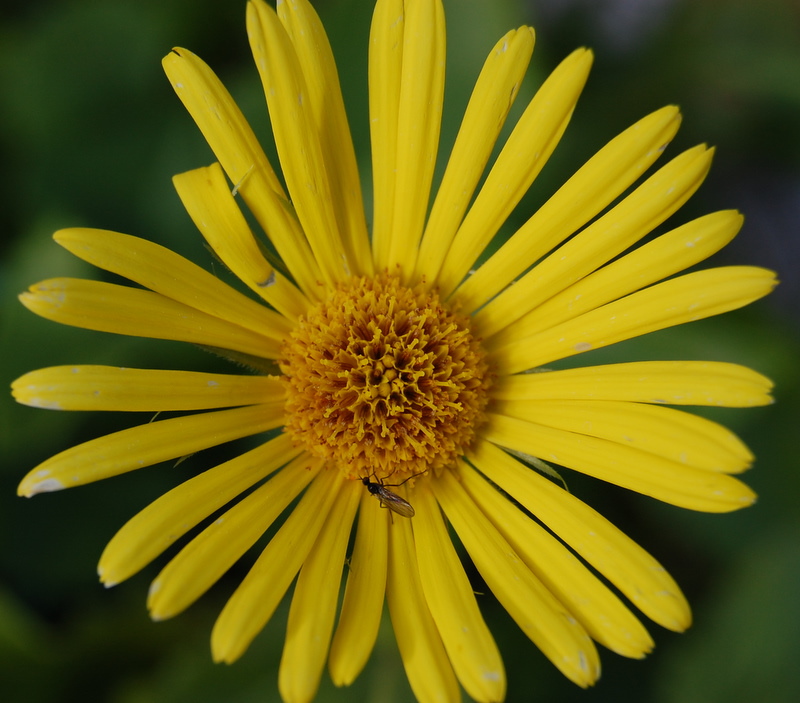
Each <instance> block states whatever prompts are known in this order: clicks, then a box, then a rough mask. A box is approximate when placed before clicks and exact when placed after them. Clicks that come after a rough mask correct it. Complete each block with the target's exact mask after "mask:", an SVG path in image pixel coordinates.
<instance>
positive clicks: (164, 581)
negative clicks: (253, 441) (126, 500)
mask: <svg viewBox="0 0 800 703" xmlns="http://www.w3.org/2000/svg"><path fill="white" fill-rule="evenodd" d="M320 464H321V462H320V461H319V460H317V459H312V458H310V457H309V456H308V455H306V454H303V455H301V456H299V457H297V458H296V459H295V460H294V461H292V462H291V463H290V464H289V465H288V466H286V467H285V468H284V469H283V470H282V471H280V472H279V473H277V474H276V475H275V476H274V477H273V478H271V479H270V480H269V481H267V482H266V483H265V484H264V485H262V486H259V487H258V489H256V490H255V491H253V492H252V493H250V494H249V495H248V496H246V497H245V498H244V499H242V500H241V501H240V502H238V503H237V504H236V505H234V506H233V507H232V508H230V509H229V510H227V511H225V512H224V513H223V514H222V515H220V516H219V517H218V518H217V519H216V520H214V522H212V523H211V524H210V525H208V527H206V528H205V529H204V530H203V531H202V532H201V533H200V534H199V535H197V536H196V537H195V538H194V539H193V540H192V541H191V542H189V543H188V544H187V545H186V546H185V547H184V548H183V549H181V551H180V552H178V554H177V555H175V557H174V558H173V559H172V560H171V561H170V562H169V564H167V565H166V566H165V567H164V568H163V569H162V570H161V573H160V574H159V575H158V576H157V577H156V578H155V580H154V581H153V583H152V584H150V592H149V593H148V596H147V607H148V609H149V610H150V617H152V618H153V619H154V620H165V619H166V618H171V617H173V616H174V615H177V614H178V613H180V612H181V611H183V610H185V609H186V608H188V607H189V606H190V605H191V604H192V603H194V602H195V601H196V600H197V599H198V598H199V597H200V596H202V595H203V594H204V593H205V592H206V591H207V590H208V589H209V588H211V586H213V585H214V584H215V583H216V582H217V580H218V579H219V578H220V577H221V576H222V575H223V574H224V573H225V572H226V571H227V570H228V569H230V568H231V566H233V564H234V563H236V561H237V560H238V559H239V558H240V557H241V556H242V555H243V554H244V553H245V552H246V551H247V550H248V549H249V548H250V547H252V546H253V545H254V544H255V543H256V541H257V540H258V539H259V538H260V537H261V536H262V535H263V534H264V532H265V531H266V530H267V529H268V528H269V526H270V525H271V524H272V523H273V522H274V521H275V519H276V518H277V517H278V516H279V515H280V514H281V513H282V512H283V511H284V510H285V508H286V506H288V505H289V503H291V502H292V501H293V500H294V499H295V498H296V497H297V496H298V494H299V493H300V492H301V491H302V490H303V489H304V488H305V487H306V485H307V484H308V482H309V481H311V480H312V479H313V478H314V476H315V475H316V474H317V471H318V470H319V467H320Z"/></svg>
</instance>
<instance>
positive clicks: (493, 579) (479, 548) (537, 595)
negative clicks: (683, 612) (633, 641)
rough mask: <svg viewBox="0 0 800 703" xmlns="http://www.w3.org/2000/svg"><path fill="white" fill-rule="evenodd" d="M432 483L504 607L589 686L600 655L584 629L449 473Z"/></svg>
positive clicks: (553, 657) (563, 666) (554, 658)
mask: <svg viewBox="0 0 800 703" xmlns="http://www.w3.org/2000/svg"><path fill="white" fill-rule="evenodd" d="M462 470H463V469H462ZM432 484H433V489H434V494H435V495H436V499H437V500H438V501H439V503H440V505H441V506H442V508H443V509H444V512H445V514H446V515H447V519H448V520H449V521H450V524H451V525H452V526H453V528H454V529H455V531H456V533H457V534H458V537H459V539H460V540H461V543H462V544H463V545H464V547H465V548H466V550H467V552H469V555H470V557H471V559H472V561H473V563H474V564H475V567H476V568H477V569H478V571H479V572H480V574H481V576H483V578H484V580H485V581H486V585H488V586H489V588H490V589H492V592H493V593H494V594H495V596H496V597H497V599H498V601H500V604H501V605H502V606H503V608H505V609H506V611H507V612H508V614H509V615H510V616H511V617H512V618H513V619H514V621H515V622H516V623H517V625H519V627H520V628H521V629H522V631H523V632H524V633H525V634H526V635H527V636H528V637H529V638H530V639H531V640H532V641H533V642H534V644H536V646H537V647H539V649H541V650H542V653H543V654H544V655H545V656H546V657H547V658H548V659H549V660H550V661H551V662H553V664H555V665H556V666H557V667H558V669H559V671H561V673H562V674H564V676H566V677H567V678H568V679H570V681H572V682H573V683H576V684H578V685H579V686H581V687H583V688H586V687H587V686H590V685H592V684H593V683H594V682H595V681H596V680H597V678H598V677H599V676H600V659H599V657H598V655H597V650H596V649H595V647H594V644H593V643H592V640H591V639H590V638H589V636H588V635H587V634H586V631H585V630H584V629H583V627H582V626H581V625H580V624H579V623H578V622H577V621H576V620H575V619H574V617H573V616H572V614H571V613H570V612H569V611H568V610H567V609H566V608H565V607H564V606H563V605H562V604H561V603H560V602H559V601H557V600H556V599H555V598H554V597H553V594H552V593H551V592H550V591H548V590H547V588H546V587H545V586H544V585H543V584H542V583H541V581H539V579H537V578H536V576H534V574H533V573H531V570H530V569H529V568H528V567H527V566H526V565H525V563H524V562H523V561H522V560H521V559H520V557H519V556H518V555H517V553H516V552H515V551H514V549H513V548H512V547H511V545H510V544H509V543H508V542H507V541H506V539H505V538H504V537H503V535H502V534H500V532H499V531H498V530H497V528H496V527H495V526H494V525H493V524H492V523H491V522H490V520H489V519H488V518H487V517H486V515H484V514H483V513H482V512H481V511H480V509H479V508H478V506H477V505H475V502H474V501H473V500H472V498H471V497H470V496H469V495H468V494H467V493H466V491H465V490H464V489H463V488H462V487H461V485H460V484H459V482H458V481H457V480H456V479H455V478H454V477H453V475H452V473H451V472H449V471H445V472H443V474H442V475H441V476H440V477H439V478H438V479H437V480H435V481H433V482H432ZM487 489H488V490H492V489H491V488H489V487H488V486H487Z"/></svg>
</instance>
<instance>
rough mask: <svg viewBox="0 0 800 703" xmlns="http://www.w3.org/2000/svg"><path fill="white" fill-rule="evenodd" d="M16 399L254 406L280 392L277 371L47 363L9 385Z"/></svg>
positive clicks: (77, 405) (54, 403)
mask: <svg viewBox="0 0 800 703" xmlns="http://www.w3.org/2000/svg"><path fill="white" fill-rule="evenodd" d="M11 391H12V394H13V396H14V398H15V399H16V400H17V402H19V403H22V404H24V405H31V406H33V407H36V408H47V409H50V410H116V411H120V410H122V411H147V412H161V411H165V410H185V411H187V410H207V409H210V408H226V407H232V406H236V405H255V404H257V403H263V402H264V401H265V400H268V399H271V398H280V397H282V396H283V394H284V389H283V384H281V382H280V379H279V378H277V377H276V376H243V375H232V374H221V373H194V372H192V371H152V370H150V369H125V368H116V367H113V366H51V367H49V368H46V369H38V370H37V371H31V372H30V373H26V374H25V375H24V376H21V377H20V378H18V379H17V380H16V381H14V382H13V383H12V384H11Z"/></svg>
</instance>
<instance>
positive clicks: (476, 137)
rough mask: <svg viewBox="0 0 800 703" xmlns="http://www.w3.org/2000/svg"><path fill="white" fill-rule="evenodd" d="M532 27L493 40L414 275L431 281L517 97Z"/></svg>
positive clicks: (529, 54)
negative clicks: (492, 45)
mask: <svg viewBox="0 0 800 703" xmlns="http://www.w3.org/2000/svg"><path fill="white" fill-rule="evenodd" d="M533 39H534V34H533V29H531V28H530V27H520V28H519V29H514V30H512V31H510V32H508V33H507V34H506V35H505V36H504V37H503V38H502V39H500V41H499V42H497V44H496V45H495V47H494V49H493V50H492V52H491V53H490V54H489V57H488V58H487V59H486V63H485V64H484V66H483V70H482V71H481V74H480V76H478V81H477V83H476V84H475V88H474V89H473V91H472V96H471V97H470V100H469V104H468V105H467V110H466V112H465V113H464V119H463V120H462V122H461V127H460V129H459V130H458V136H457V137H456V141H455V145H454V146H453V151H452V153H451V154H450V158H449V159H448V161H447V168H446V169H445V172H444V176H443V177H442V183H441V185H440V186H439V190H438V192H437V193H436V200H435V201H434V203H433V208H432V209H431V214H430V217H429V218H428V223H427V225H426V226H425V234H424V236H423V238H422V243H421V245H420V251H419V256H418V257H417V267H416V278H417V279H423V278H424V279H425V280H426V282H428V283H430V284H432V283H433V282H434V281H435V280H436V276H437V275H438V273H439V269H440V268H441V266H442V263H443V261H444V257H445V256H446V254H447V250H448V249H449V248H450V244H451V242H452V241H453V237H455V234H456V230H457V229H458V227H459V225H460V224H461V220H462V219H463V217H464V213H465V212H466V210H467V207H468V206H469V203H470V200H471V199H472V195H473V193H474V192H475V188H476V186H477V185H478V181H479V180H480V177H481V176H482V175H483V170H484V169H485V168H486V164H487V163H488V161H489V157H490V156H491V154H492V149H493V148H494V145H495V142H496V141H497V137H498V136H499V134H500V130H501V129H502V127H503V125H504V124H505V120H506V117H507V116H508V111H509V110H510V109H511V106H512V105H513V104H514V99H515V98H516V97H517V92H518V91H519V86H520V84H521V82H522V77H523V76H524V75H525V70H526V69H527V67H528V62H529V61H530V58H531V54H532V53H533Z"/></svg>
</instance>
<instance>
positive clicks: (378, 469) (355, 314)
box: [280, 274, 489, 483]
mask: <svg viewBox="0 0 800 703" xmlns="http://www.w3.org/2000/svg"><path fill="white" fill-rule="evenodd" d="M280 365H281V370H282V371H283V372H284V374H285V383H286V386H287V401H286V416H287V417H286V431H287V432H288V433H289V434H290V435H291V436H292V438H293V440H294V441H295V442H296V443H298V444H300V445H302V446H304V447H305V448H306V449H307V450H308V451H309V452H311V453H312V454H314V455H316V456H319V457H323V458H325V459H327V460H329V461H331V462H333V463H334V464H335V465H336V466H338V468H339V469H340V470H341V471H343V472H344V473H345V474H346V475H347V476H348V477H349V478H365V477H370V478H372V480H375V481H379V482H382V481H384V480H386V479H388V478H389V477H392V483H395V482H399V481H402V480H404V479H406V478H408V477H410V476H414V475H418V474H421V473H424V472H425V471H428V470H433V471H437V472H438V471H439V470H440V469H442V468H446V467H448V466H451V465H453V463H454V461H455V459H456V457H457V456H459V455H460V454H461V453H463V452H464V451H465V450H466V449H467V447H468V446H469V445H470V443H471V441H472V439H473V437H474V435H475V430H476V428H477V427H478V426H479V425H480V423H481V422H482V420H483V415H484V408H485V407H486V400H487V389H488V386H489V373H488V366H487V362H486V358H485V354H484V352H483V350H482V348H481V346H480V343H479V340H478V339H477V338H476V337H475V336H474V335H473V334H472V331H471V329H470V323H469V318H468V317H466V316H461V315H459V314H458V313H457V312H456V311H451V310H449V309H448V308H447V307H446V306H445V305H444V304H442V302H441V301H440V300H439V296H438V294H437V293H436V292H435V291H429V290H425V289H424V288H423V287H422V286H417V287H415V288H409V287H407V286H404V285H403V284H401V282H400V280H399V279H398V278H397V277H395V276H391V275H388V274H384V275H381V276H377V277H356V278H352V279H349V280H348V281H347V282H345V283H342V284H339V286H338V287H337V288H336V289H334V291H333V292H332V294H331V295H330V296H329V297H328V298H327V299H326V300H324V301H322V302H321V303H319V304H318V305H317V306H316V307H314V308H312V309H311V310H310V311H309V312H308V313H307V315H306V316H305V317H304V318H302V319H301V320H300V321H299V323H298V324H297V326H296V327H295V329H294V330H293V331H292V333H291V336H290V337H289V338H288V339H287V341H286V342H284V345H283V349H282V358H281V362H280Z"/></svg>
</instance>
